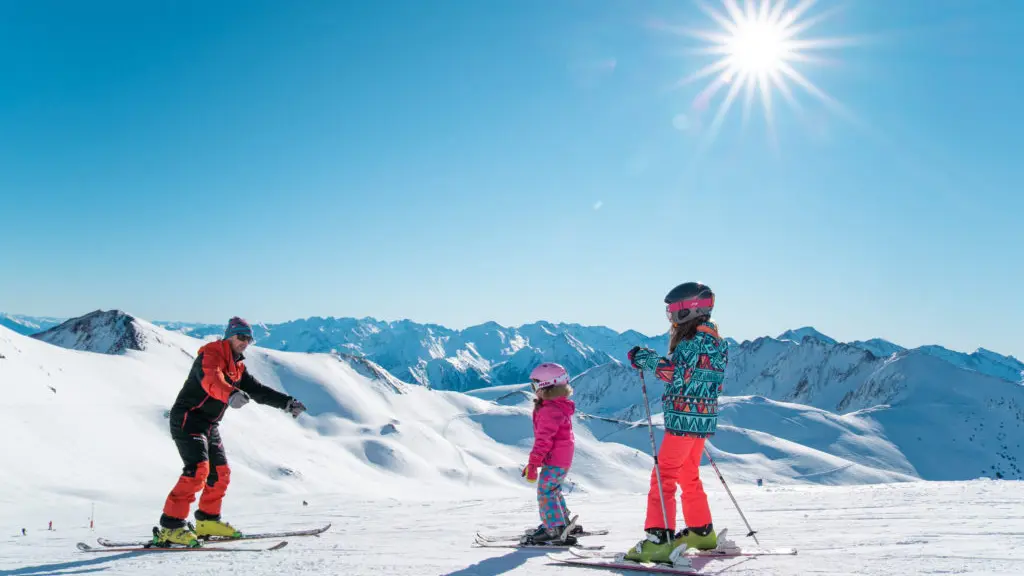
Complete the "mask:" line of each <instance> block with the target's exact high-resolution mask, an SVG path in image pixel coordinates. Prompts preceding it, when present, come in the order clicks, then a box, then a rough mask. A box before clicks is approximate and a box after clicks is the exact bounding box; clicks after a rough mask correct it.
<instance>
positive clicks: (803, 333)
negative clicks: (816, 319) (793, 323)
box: [777, 326, 838, 344]
mask: <svg viewBox="0 0 1024 576" xmlns="http://www.w3.org/2000/svg"><path fill="white" fill-rule="evenodd" d="M804 338H813V339H815V340H819V341H821V342H824V343H826V344H838V342H837V341H836V340H835V339H834V338H831V337H829V336H826V335H824V334H822V333H821V332H818V330H817V329H815V328H814V327H812V326H804V327H803V328H797V329H796V330H786V331H785V332H783V333H782V334H779V336H778V338H777V339H778V340H792V341H793V342H796V343H800V342H803V340H804Z"/></svg>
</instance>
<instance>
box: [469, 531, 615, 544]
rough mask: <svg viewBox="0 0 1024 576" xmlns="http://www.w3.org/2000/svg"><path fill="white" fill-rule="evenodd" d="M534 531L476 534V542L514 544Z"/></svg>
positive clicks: (586, 533)
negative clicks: (512, 542)
mask: <svg viewBox="0 0 1024 576" xmlns="http://www.w3.org/2000/svg"><path fill="white" fill-rule="evenodd" d="M534 530H536V528H530V529H528V530H523V531H522V532H520V533H518V534H516V533H514V532H508V533H504V534H481V533H479V532H477V533H476V538H477V540H482V541H484V542H506V541H508V540H515V541H516V542H518V541H519V539H520V538H522V537H523V534H528V533H532V532H533V531H534ZM608 533H609V532H608V530H584V531H583V532H577V533H575V534H573V536H575V537H577V538H582V537H584V536H604V535H606V534H608Z"/></svg>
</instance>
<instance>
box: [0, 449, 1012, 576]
mask: <svg viewBox="0 0 1024 576" xmlns="http://www.w3.org/2000/svg"><path fill="white" fill-rule="evenodd" d="M723 473H725V474H727V475H728V469H723ZM704 485H705V490H706V491H707V493H708V499H709V502H710V505H711V510H712V514H713V519H714V522H715V525H716V527H718V528H719V529H721V528H722V527H725V528H727V529H728V532H729V534H731V535H732V537H733V539H734V540H735V541H736V542H737V543H738V544H740V545H746V546H750V545H752V544H753V541H752V539H751V538H747V537H744V534H746V529H745V526H744V522H743V519H741V518H740V516H739V513H738V512H737V511H736V508H735V507H734V506H733V504H732V502H731V501H730V499H729V497H728V495H727V494H726V492H725V490H724V488H723V487H722V485H721V484H720V483H719V482H718V481H717V479H716V478H715V477H714V475H713V474H710V473H708V474H705V475H704ZM730 489H731V491H732V494H733V496H734V497H735V498H736V500H737V502H739V505H740V507H741V509H742V511H743V515H744V516H745V517H746V520H747V521H748V522H749V523H750V524H751V525H752V527H753V528H754V529H755V530H757V534H756V536H757V538H758V541H759V542H760V544H761V545H762V546H766V547H777V546H796V547H797V548H798V550H799V553H798V554H797V555H796V556H763V557H759V558H733V559H698V560H694V567H695V568H697V569H698V570H699V571H700V572H701V573H703V574H708V575H716V574H717V575H721V576H791V575H797V574H822V575H829V576H866V575H870V576H907V575H934V576H938V575H946V574H961V575H968V576H1018V575H1019V574H1021V573H1022V572H1024V546H1021V534H1024V507H1022V504H1021V501H1020V491H1021V489H1022V486H1021V483H1020V482H1008V481H998V482H995V481H970V482H950V483H944V482H927V483H924V482H922V483H900V484H876V485H867V486H813V485H802V486H785V487H767V486H766V487H763V488H758V487H756V486H752V485H746V484H744V485H740V484H736V483H734V482H731V481H730ZM566 500H567V503H568V505H569V506H570V507H571V509H572V511H573V513H577V514H579V515H580V518H581V521H582V522H583V525H584V526H585V527H587V526H593V527H597V528H609V529H610V530H611V533H610V534H608V535H606V536H594V537H589V538H586V540H585V541H586V543H588V544H590V545H603V546H605V551H608V552H624V551H626V550H627V549H628V548H629V547H631V546H633V545H634V544H635V543H636V542H637V541H638V540H640V539H641V537H642V535H643V521H644V509H645V505H646V494H643V493H619V494H583V493H579V492H570V493H569V494H567V496H566ZM303 502H306V503H307V505H303ZM4 504H5V507H4V524H5V529H6V532H0V574H8V575H11V576H41V575H44V574H45V575H64V574H88V573H97V574H103V575H104V576H136V575H138V574H153V575H157V576H165V575H179V574H189V575H191V576H229V575H243V574H244V575H245V576H278V575H281V574H344V575H355V576H361V575H371V574H372V575H382V574H387V575H394V576H424V575H440V576H497V575H499V574H500V575H507V576H527V575H540V576H587V575H594V576H599V575H601V574H609V575H613V574H622V575H623V576H626V575H630V574H632V573H630V572H620V571H594V570H588V569H584V568H575V567H569V566H564V565H560V564H556V563H555V562H554V561H552V560H550V559H548V558H547V556H546V555H545V554H544V552H545V551H543V550H541V551H521V550H512V549H503V548H476V547H473V546H472V539H473V534H474V533H475V532H477V531H481V532H485V533H495V532H501V533H507V532H510V531H518V530H521V529H525V528H526V527H528V526H535V525H536V523H537V512H536V504H535V502H534V501H533V498H532V497H531V494H528V493H525V492H524V493H517V494H505V495H493V494H486V495H485V494H480V493H478V492H476V491H471V490H462V491H458V492H449V493H446V494H437V493H428V492H427V491H424V490H418V491H417V490H410V491H407V492H405V493H402V494H401V495H399V497H392V496H391V495H385V494H378V495H371V496H362V495H360V496H353V495H350V494H346V493H345V492H344V491H343V490H340V489H339V490H336V491H333V492H329V493H322V494H303V495H302V496H301V497H299V496H291V497H289V496H281V497H273V498H269V497H268V498H260V499H258V500H255V499H248V498H244V497H241V496H239V495H238V494H235V493H229V495H228V498H227V500H226V501H225V510H224V513H225V516H226V517H229V518H230V519H231V521H232V522H233V523H234V524H235V525H237V526H239V527H241V528H242V529H244V530H248V531H254V532H255V531H264V530H274V529H286V528H293V527H294V528H299V527H308V526H310V525H316V524H319V523H321V522H332V523H333V526H332V527H331V528H330V530H328V531H327V532H326V533H325V534H324V535H322V536H320V537H318V538H291V539H290V540H289V544H288V546H287V547H286V548H284V549H283V550H280V551H276V552H264V553H256V554H217V553H199V554H187V553H186V554H148V555H147V554H133V553H119V552H113V553H111V552H107V553H99V554H83V553H80V552H77V551H76V550H74V544H75V542H79V541H82V542H87V543H90V544H95V539H96V538H97V537H98V536H103V537H107V538H111V537H112V538H138V537H140V535H141V536H142V537H144V536H145V534H146V532H147V531H148V530H149V528H150V526H151V525H152V510H151V507H142V508H140V507H138V506H135V505H130V504H126V503H124V502H114V503H110V504H102V505H98V506H97V507H96V510H95V517H96V522H95V528H94V529H91V530H90V528H89V522H88V519H89V517H90V514H91V512H92V510H91V508H90V507H89V506H88V505H87V503H86V502H81V503H80V504H78V505H76V506H67V507H61V508H56V507H55V508H47V507H46V506H44V505H42V504H43V502H41V501H40V500H39V499H37V500H25V501H19V502H14V503H11V502H4ZM50 520H53V522H54V527H55V531H53V532H50V531H47V530H46V526H47V522H48V521H50ZM22 527H26V529H27V535H26V536H21V535H20V529H21V528H22Z"/></svg>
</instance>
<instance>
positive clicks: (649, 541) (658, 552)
mask: <svg viewBox="0 0 1024 576" xmlns="http://www.w3.org/2000/svg"><path fill="white" fill-rule="evenodd" d="M646 532H647V537H646V538H644V539H643V540H641V541H639V542H637V544H636V546H634V547H632V548H630V549H629V552H626V556H625V559H626V560H632V561H633V562H660V563H662V564H671V563H672V558H671V556H672V552H673V551H674V550H675V549H676V548H678V547H679V546H685V544H686V541H685V540H682V539H679V538H672V539H671V540H670V539H669V538H670V536H671V532H669V531H668V530H665V529H664V528H648V529H647V530H646Z"/></svg>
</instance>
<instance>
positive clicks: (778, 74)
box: [680, 0, 852, 135]
mask: <svg viewBox="0 0 1024 576" xmlns="http://www.w3.org/2000/svg"><path fill="white" fill-rule="evenodd" d="M697 3H698V6H699V7H700V9H701V11H703V12H704V13H705V14H707V15H708V16H709V17H710V18H711V19H712V20H713V21H714V22H715V23H716V24H717V25H718V27H719V29H718V30H691V29H685V30H683V31H682V33H683V34H686V35H688V36H692V37H696V38H699V39H700V40H703V41H704V42H705V43H706V44H705V45H704V46H703V47H701V48H698V49H696V50H695V52H696V53H697V54H702V55H711V56H714V57H715V60H714V61H713V62H711V63H710V64H707V65H706V66H704V67H703V68H701V69H699V70H697V71H696V72H694V73H692V74H690V75H689V76H688V77H687V78H685V79H683V80H682V81H681V82H680V84H688V83H690V82H693V81H696V80H700V79H703V78H711V81H710V83H709V84H708V85H707V86H706V87H705V88H704V89H703V90H702V91H701V92H700V93H699V94H698V95H697V97H696V98H695V99H694V102H693V108H694V110H695V111H696V112H697V113H700V112H703V111H704V110H705V109H707V108H708V107H709V106H710V102H711V101H712V99H714V98H715V96H716V95H717V94H718V93H719V92H720V91H721V90H722V88H725V87H728V90H727V91H726V95H725V99H724V100H723V101H722V103H721V104H720V105H719V107H718V110H717V113H716V114H715V116H714V119H713V121H712V124H711V134H712V135H713V134H714V133H715V132H717V130H718V128H719V127H720V125H721V123H722V121H723V120H724V119H725V116H726V115H727V114H728V112H729V109H730V108H731V107H732V105H733V103H734V102H735V100H736V99H737V97H739V96H740V94H741V92H742V93H743V96H744V106H743V119H744V121H746V119H747V118H748V117H749V115H750V112H751V108H752V107H753V102H754V99H755V96H760V101H761V107H762V108H763V109H764V115H765V120H766V122H767V123H768V127H769V130H771V131H772V132H773V134H774V121H775V119H774V112H773V109H772V97H773V94H774V93H775V92H776V91H778V93H779V94H781V95H782V97H783V98H784V99H785V100H786V101H787V103H788V104H790V105H791V106H793V107H794V108H799V104H798V103H797V101H796V98H795V97H794V95H793V87H794V86H799V87H800V88H803V89H804V90H805V91H806V92H808V93H809V94H811V95H812V96H813V97H815V98H817V99H818V100H820V101H821V102H823V103H824V104H826V105H828V106H829V107H831V108H833V109H841V106H840V105H839V104H838V102H836V101H835V100H834V99H832V97H830V96H829V95H828V94H826V93H825V92H824V91H823V90H821V89H820V88H818V87H817V86H815V85H814V84H813V83H812V82H811V81H810V80H809V79H808V78H807V77H806V76H804V74H803V73H801V72H800V71H799V70H797V68H798V67H799V66H800V65H803V64H828V63H830V62H829V60H827V59H825V58H823V57H820V56H817V55H815V54H813V52H815V51H819V50H824V49H834V48H839V47H842V46H846V45H849V44H851V43H852V41H851V40H849V39H843V38H804V37H802V35H803V34H804V33H805V32H806V31H807V30H808V29H809V28H811V27H812V26H814V25H815V24H816V23H818V22H819V21H821V20H822V19H823V18H824V17H825V14H819V15H816V16H807V12H808V11H809V10H810V8H811V7H812V6H813V5H814V3H815V0H800V1H799V2H797V3H796V4H795V5H794V6H792V7H788V6H787V0H742V7H741V6H740V0H721V5H722V7H723V8H724V12H723V11H720V10H719V9H716V8H714V7H712V6H710V5H708V4H707V3H705V2H704V0H697Z"/></svg>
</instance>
